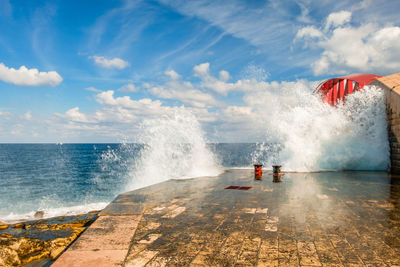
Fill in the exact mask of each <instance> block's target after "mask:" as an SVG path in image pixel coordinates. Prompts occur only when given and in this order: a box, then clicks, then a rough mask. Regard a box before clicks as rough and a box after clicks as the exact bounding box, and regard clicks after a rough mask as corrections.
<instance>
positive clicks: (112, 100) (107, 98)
mask: <svg viewBox="0 0 400 267" xmlns="http://www.w3.org/2000/svg"><path fill="white" fill-rule="evenodd" d="M95 98H96V101H97V102H98V103H100V104H102V105H106V106H117V107H121V108H125V109H136V110H152V111H156V112H157V110H159V109H160V108H161V106H162V103H161V101H159V100H155V101H153V100H151V99H150V98H143V99H140V100H132V99H131V98H130V97H129V96H121V97H114V91H113V90H108V91H105V92H101V93H100V94H98V95H96V97H95Z"/></svg>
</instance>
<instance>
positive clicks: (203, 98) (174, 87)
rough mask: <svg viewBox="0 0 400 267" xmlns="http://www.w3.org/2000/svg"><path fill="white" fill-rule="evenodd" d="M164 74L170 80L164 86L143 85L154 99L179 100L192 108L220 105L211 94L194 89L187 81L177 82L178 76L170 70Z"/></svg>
mask: <svg viewBox="0 0 400 267" xmlns="http://www.w3.org/2000/svg"><path fill="white" fill-rule="evenodd" d="M165 74H166V75H168V76H169V77H170V78H171V80H170V81H168V82H166V83H165V84H164V85H153V84H144V87H146V88H147V89H148V90H149V92H150V93H151V94H152V95H154V96H156V97H159V98H165V99H175V100H179V101H181V102H182V103H184V104H186V105H189V106H192V107H197V108H204V107H210V106H217V105H220V103H219V102H218V101H217V100H215V99H214V97H213V96H212V95H211V94H208V93H205V92H203V91H201V90H198V89H196V88H195V87H194V86H193V84H192V83H190V82H188V81H179V80H178V78H179V77H180V76H179V74H178V73H176V72H175V71H173V70H170V71H168V72H165Z"/></svg>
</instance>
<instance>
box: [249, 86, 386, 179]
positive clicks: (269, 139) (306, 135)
mask: <svg viewBox="0 0 400 267" xmlns="http://www.w3.org/2000/svg"><path fill="white" fill-rule="evenodd" d="M288 90H291V91H290V92H288ZM283 99H284V100H285V101H283ZM262 101H263V102H264V103H265V106H264V110H263V111H264V113H263V114H265V116H264V121H263V123H262V125H264V127H265V128H264V130H265V141H264V142H261V143H259V144H258V149H257V150H256V152H255V153H254V154H253V161H254V162H261V163H264V164H265V165H266V166H271V165H273V164H281V165H283V166H284V170H288V171H289V170H290V171H302V172H309V171H324V170H383V171H385V170H387V169H388V167H389V164H390V160H389V156H390V155H389V142H388V133H387V128H386V127H387V124H386V112H385V109H386V106H385V95H384V91H383V90H382V89H380V88H376V87H374V86H371V87H370V86H366V87H364V89H363V90H362V91H358V92H356V93H354V94H352V95H349V96H348V97H347V99H346V102H345V103H339V104H338V106H337V107H332V106H330V105H328V104H326V103H323V102H322V101H321V99H320V97H319V96H318V95H313V94H311V93H310V91H309V89H308V88H304V87H299V88H290V89H289V88H282V90H281V91H280V92H277V93H276V94H269V95H268V97H265V98H263V99H262Z"/></svg>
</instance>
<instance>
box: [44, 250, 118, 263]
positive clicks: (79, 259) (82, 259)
mask: <svg viewBox="0 0 400 267" xmlns="http://www.w3.org/2000/svg"><path fill="white" fill-rule="evenodd" d="M125 256H126V250H102V251H101V253H99V252H98V251H87V250H84V251H80V250H68V251H67V252H64V254H62V255H61V257H60V258H58V259H57V261H56V262H55V263H54V264H53V265H51V266H54V267H65V266H68V267H107V266H121V265H122V264H123V262H124V258H125Z"/></svg>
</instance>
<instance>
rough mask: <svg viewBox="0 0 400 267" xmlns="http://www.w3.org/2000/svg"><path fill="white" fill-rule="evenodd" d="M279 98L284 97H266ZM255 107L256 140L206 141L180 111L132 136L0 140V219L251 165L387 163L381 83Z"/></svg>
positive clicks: (78, 207)
mask: <svg viewBox="0 0 400 267" xmlns="http://www.w3.org/2000/svg"><path fill="white" fill-rule="evenodd" d="M282 97H284V98H285V101H282ZM279 100H281V101H280V103H287V104H286V105H283V104H280V105H278V106H277V105H276V104H274V103H276V101H279ZM263 112H264V113H263ZM260 113H263V114H261V115H260V116H259V117H257V118H256V120H257V124H256V125H257V130H258V131H261V132H262V133H263V134H261V135H259V140H257V142H246V143H241V142H234V143H232V142H231V143H222V142H218V143H217V142H210V141H209V139H208V138H207V135H206V134H205V132H206V131H205V130H204V129H203V123H202V122H201V121H199V120H198V119H197V118H196V116H195V115H194V114H193V113H191V112H189V111H187V110H185V109H184V108H182V109H180V110H179V112H176V113H175V114H173V115H168V116H167V115H166V116H160V117H158V118H156V119H149V120H146V121H144V122H142V124H141V125H140V127H139V129H140V130H139V131H138V134H137V136H135V142H126V141H123V142H120V143H114V144H94V143H93V144H63V143H49V144H0V221H2V222H16V221H22V220H31V219H33V218H34V215H35V213H36V212H37V211H43V212H44V217H54V216H62V215H74V214H79V213H84V212H88V211H91V210H100V209H102V208H104V207H105V206H106V205H107V204H108V203H109V202H110V201H112V200H113V199H114V198H115V197H116V196H117V195H118V194H120V193H122V192H126V191H130V190H135V189H138V188H141V187H145V186H149V185H151V184H155V183H159V182H162V181H166V180H168V179H186V178H194V177H202V176H218V175H219V174H221V173H222V172H224V171H225V170H227V169H231V168H252V167H253V164H255V163H261V164H263V165H264V167H263V168H264V169H271V166H272V165H273V164H280V165H282V166H283V167H282V168H283V170H284V171H295V172H321V171H347V170H367V171H383V172H385V171H387V170H388V168H389V167H390V160H389V156H390V152H389V143H388V133H387V128H386V127H387V126H386V113H385V97H384V93H383V91H382V90H381V89H379V88H375V87H365V88H364V90H363V92H356V93H354V94H352V95H350V96H348V98H347V99H346V102H345V103H340V104H339V105H338V106H336V107H331V106H329V105H327V104H326V103H322V102H321V100H320V99H318V98H317V97H315V96H314V95H311V94H310V93H306V92H305V93H302V92H298V93H297V94H295V99H294V100H293V99H292V100H290V101H288V98H287V96H286V95H285V92H284V91H282V92H280V98H274V97H273V96H268V98H266V99H264V102H263V107H262V111H260ZM254 124H255V123H253V122H251V121H250V122H249V125H254ZM249 134H250V129H249Z"/></svg>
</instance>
